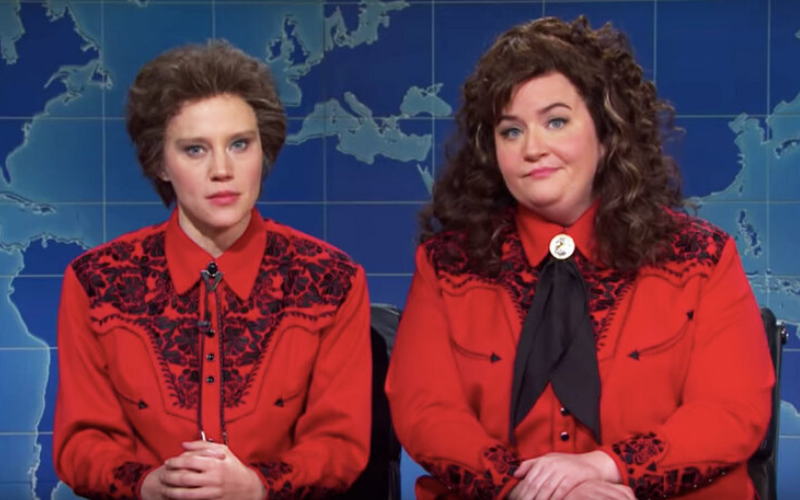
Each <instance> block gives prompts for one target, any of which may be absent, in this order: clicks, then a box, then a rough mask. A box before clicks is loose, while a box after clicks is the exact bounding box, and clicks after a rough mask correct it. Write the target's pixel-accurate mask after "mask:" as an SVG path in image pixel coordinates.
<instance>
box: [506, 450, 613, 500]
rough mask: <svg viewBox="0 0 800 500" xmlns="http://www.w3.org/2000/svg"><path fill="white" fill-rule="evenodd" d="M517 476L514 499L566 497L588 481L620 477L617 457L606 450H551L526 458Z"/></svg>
mask: <svg viewBox="0 0 800 500" xmlns="http://www.w3.org/2000/svg"><path fill="white" fill-rule="evenodd" d="M514 477H517V478H520V479H521V481H520V482H519V484H517V486H515V487H514V489H513V490H511V493H510V494H509V496H508V498H509V499H510V500H563V499H564V498H566V497H567V494H568V493H569V492H570V491H572V489H573V488H575V487H576V486H577V485H579V484H581V483H583V482H585V481H592V480H600V481H606V482H609V483H619V480H620V476H619V471H618V470H617V466H616V464H615V463H614V460H613V459H612V458H611V457H609V456H608V455H607V454H605V453H603V452H602V451H593V452H590V453H581V454H573V453H548V454H547V455H543V456H541V457H538V458H533V459H531V460H525V461H524V462H522V464H520V466H519V468H518V469H517V470H516V472H514Z"/></svg>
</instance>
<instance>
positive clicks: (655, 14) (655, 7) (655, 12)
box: [653, 0, 658, 88]
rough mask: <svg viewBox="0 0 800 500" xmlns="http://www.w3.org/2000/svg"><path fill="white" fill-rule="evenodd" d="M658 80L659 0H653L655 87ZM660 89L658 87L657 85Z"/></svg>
mask: <svg viewBox="0 0 800 500" xmlns="http://www.w3.org/2000/svg"><path fill="white" fill-rule="evenodd" d="M657 80H658V0H653V85H656V81H657ZM656 88H658V85H656Z"/></svg>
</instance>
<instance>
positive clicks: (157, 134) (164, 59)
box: [125, 40, 286, 206]
mask: <svg viewBox="0 0 800 500" xmlns="http://www.w3.org/2000/svg"><path fill="white" fill-rule="evenodd" d="M222 94H228V95H235V96H238V97H240V98H242V99H243V100H244V101H245V102H247V104H249V105H250V107H251V108H252V109H253V111H254V112H255V115H256V122H257V123H258V133H259V136H260V139H261V149H262V151H263V153H264V166H263V168H262V178H263V177H266V176H267V174H268V173H269V171H270V168H271V166H272V165H274V163H275V160H276V159H277V157H278V152H280V150H281V147H283V143H284V141H285V140H286V115H285V113H284V110H283V105H282V104H281V101H280V98H279V97H278V91H277V88H276V87H275V82H274V80H273V78H272V74H271V73H270V71H269V68H268V67H267V65H266V64H264V63H263V62H261V61H259V60H258V59H256V58H254V57H251V56H249V55H247V54H245V53H244V52H242V51H241V50H239V49H237V48H235V47H233V46H231V45H230V44H229V43H228V42H226V41H224V40H211V41H209V42H208V43H206V44H202V45H201V44H198V45H184V46H181V47H176V48H173V49H170V50H168V51H167V52H164V53H163V54H161V55H159V56H158V57H156V58H155V59H153V60H152V61H150V62H149V63H147V64H145V65H144V66H143V67H142V69H141V70H140V71H139V74H138V75H137V76H136V80H135V81H134V82H133V85H132V86H131V88H130V90H129V91H128V103H127V107H126V112H125V123H126V126H127V129H128V135H130V137H131V140H132V141H133V144H134V146H135V148H136V155H137V157H138V159H139V164H140V165H141V167H142V171H143V172H144V176H145V177H147V179H149V180H150V182H152V183H153V186H155V189H156V191H157V192H158V194H159V196H161V199H162V200H163V201H164V204H165V205H167V206H170V205H171V204H172V202H174V201H175V190H174V189H173V188H172V184H170V183H169V182H166V181H164V180H162V179H160V178H159V174H160V173H161V172H162V170H163V168H164V165H163V158H164V134H165V133H166V129H167V125H168V124H169V121H170V120H171V119H172V118H173V117H174V116H176V115H177V114H178V113H179V112H180V110H181V108H182V107H183V106H184V105H185V104H187V103H190V102H195V101H198V100H201V99H205V98H209V97H214V96H217V95H222Z"/></svg>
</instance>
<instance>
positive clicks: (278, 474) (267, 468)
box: [253, 462, 342, 500]
mask: <svg viewBox="0 0 800 500" xmlns="http://www.w3.org/2000/svg"><path fill="white" fill-rule="evenodd" d="M253 467H255V468H256V469H258V471H259V472H261V475H263V476H264V479H265V480H266V482H267V485H266V486H267V490H268V491H267V498H269V499H270V500H272V499H278V500H307V499H308V500H314V499H330V498H336V496H337V495H339V494H341V493H342V492H341V491H337V490H334V489H332V488H326V487H323V486H314V485H306V486H300V487H296V486H294V485H292V482H291V480H290V478H289V477H288V476H290V475H291V474H292V472H293V470H294V468H293V467H292V466H291V465H289V464H287V463H285V462H258V463H255V464H253Z"/></svg>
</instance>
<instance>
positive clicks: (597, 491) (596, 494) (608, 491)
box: [564, 480, 636, 500]
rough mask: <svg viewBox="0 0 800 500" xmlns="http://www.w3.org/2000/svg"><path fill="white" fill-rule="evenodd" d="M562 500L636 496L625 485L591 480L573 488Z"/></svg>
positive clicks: (626, 499)
mask: <svg viewBox="0 0 800 500" xmlns="http://www.w3.org/2000/svg"><path fill="white" fill-rule="evenodd" d="M564 500H636V497H635V496H634V495H633V490H631V489H630V488H629V487H627V486H625V485H622V484H613V483H609V482H607V481H601V480H593V481H585V482H583V483H581V484H579V485H578V486H576V487H575V488H573V489H572V491H570V492H569V493H567V496H566V497H565V498H564Z"/></svg>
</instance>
